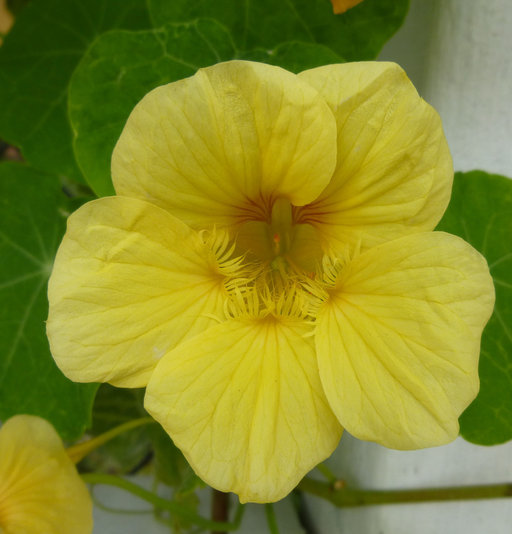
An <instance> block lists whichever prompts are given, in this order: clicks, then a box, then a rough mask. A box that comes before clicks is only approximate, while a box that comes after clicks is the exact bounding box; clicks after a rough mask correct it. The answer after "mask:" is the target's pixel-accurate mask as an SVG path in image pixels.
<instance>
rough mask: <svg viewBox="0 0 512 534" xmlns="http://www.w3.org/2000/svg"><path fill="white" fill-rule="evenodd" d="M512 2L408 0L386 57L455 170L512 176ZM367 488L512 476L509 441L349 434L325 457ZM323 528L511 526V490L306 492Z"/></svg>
mask: <svg viewBox="0 0 512 534" xmlns="http://www.w3.org/2000/svg"><path fill="white" fill-rule="evenodd" d="M511 45H512V2H510V0H412V2H411V11H410V13H409V16H408V18H407V21H406V24H405V25H404V27H403V28H402V29H401V30H400V31H399V32H398V34H397V35H396V36H395V37H394V38H393V39H392V40H391V41H390V42H389V43H387V45H386V46H385V48H384V50H383V52H382V54H381V59H385V60H391V61H396V62H398V63H400V64H401V65H402V66H403V67H404V68H405V69H406V71H407V72H408V73H409V76H410V77H411V79H412V80H413V82H414V83H415V85H416V87H417V88H418V90H419V92H420V94H421V95H422V96H423V97H424V98H425V99H426V100H427V101H428V102H430V103H431V104H432V105H433V106H434V107H435V108H436V109H437V110H438V111H439V113H440V115H441V118H442V120H443V124H444V128H445V132H446V136H447V138H448V142H449V144H450V148H451V150H452V155H453V159H454V166H455V170H460V171H466V170H471V169H482V170H485V171H489V172H494V173H499V174H504V175H506V176H510V177H512V98H511V96H512V56H511V54H510V49H511ZM328 465H329V466H330V467H331V468H332V470H333V471H334V472H335V473H336V474H339V475H340V476H342V477H346V478H347V480H348V481H349V482H350V483H352V484H355V485H359V486H362V487H367V488H380V489H385V488H400V487H404V488H415V487H418V488H419V487H428V486H448V485H464V484H468V485H469V484H491V483H499V482H510V481H512V442H510V443H508V444H505V445H500V446H496V447H489V448H487V447H479V446H475V445H471V444H470V443H467V442H465V441H464V440H462V439H461V438H459V439H458V440H457V441H455V442H454V443H452V444H450V445H446V446H444V447H438V448H436V449H428V450H423V451H412V452H398V451H391V450H388V449H385V448H383V447H380V446H378V445H375V444H372V443H363V442H360V441H358V440H356V439H354V438H352V437H351V436H347V435H345V436H344V437H343V438H342V441H341V444H340V446H339V448H338V450H337V451H336V452H335V454H334V455H333V456H332V457H331V459H330V460H329V461H328ZM310 502H311V511H312V513H313V514H314V516H315V520H316V522H317V524H318V525H319V534H335V533H336V534H337V533H343V534H432V533H436V534H444V533H446V534H448V533H449V534H459V533H464V534H482V533H489V534H510V533H511V532H512V504H511V501H510V499H501V500H492V501H466V502H452V503H435V504H433V503H432V504H416V505H395V506H375V507H366V508H361V509H343V510H335V509H333V507H332V506H331V505H329V504H327V503H324V502H322V501H320V500H319V499H314V498H312V499H310Z"/></svg>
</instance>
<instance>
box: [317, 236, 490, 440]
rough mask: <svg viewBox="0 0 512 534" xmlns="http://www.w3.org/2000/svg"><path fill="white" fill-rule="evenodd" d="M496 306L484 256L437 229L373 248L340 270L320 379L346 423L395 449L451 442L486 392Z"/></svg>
mask: <svg viewBox="0 0 512 534" xmlns="http://www.w3.org/2000/svg"><path fill="white" fill-rule="evenodd" d="M493 304H494V288H493V285H492V279H491V277H490V274H489V270H488V268H487V264H486V262H485V259H484V258H483V257H482V256H481V255H480V254H479V253H478V252H477V251H476V250H474V249H473V248H471V246H470V245H468V244H467V243H466V242H464V241H463V240H462V239H459V238H458V237H455V236H452V235H449V234H444V233H441V232H432V233H425V234H416V235H412V236H407V237H404V238H401V239H397V240H395V241H391V242H388V243H385V244H383V245H380V246H378V247H375V248H372V249H370V250H368V251H367V252H365V253H363V254H361V255H360V256H358V257H356V258H355V259H354V260H353V261H352V262H351V263H349V264H348V265H347V266H346V267H345V268H344V270H343V271H341V273H340V275H339V278H338V281H337V283H336V285H335V287H334V288H333V289H332V290H331V294H330V298H329V299H328V300H327V301H326V302H325V303H324V304H323V306H322V308H321V309H320V312H319V316H318V328H317V332H316V345H317V352H318V358H319V367H320V376H321V379H322V384H323V386H324V389H325V392H326V395H327V398H328V399H329V403H330V405H331V407H332V409H333V411H334V412H335V413H336V415H337V417H338V419H339V421H340V423H341V424H342V425H343V426H344V427H345V428H346V429H347V430H348V431H349V432H350V433H351V434H353V435H354V436H356V437H358V438H360V439H364V440H369V441H376V442H378V443H380V444H382V445H385V446H387V447H393V448H397V449H414V448H421V447H429V446H434V445H441V444H443V443H447V442H449V441H451V440H453V439H455V437H456V436H457V434H458V430H459V426H458V421H457V420H458V417H459V416H460V414H461V413H462V411H463V410H464V409H465V408H466V407H467V406H468V404H469V403H470V402H471V401H472V400H473V399H474V397H475V396H476V394H477V392H478V387H479V381H478V357H479V353H480V336H481V333H482V330H483V328H484V326H485V324H486V322H487V320H488V319H489V317H490V315H491V313H492V308H493Z"/></svg>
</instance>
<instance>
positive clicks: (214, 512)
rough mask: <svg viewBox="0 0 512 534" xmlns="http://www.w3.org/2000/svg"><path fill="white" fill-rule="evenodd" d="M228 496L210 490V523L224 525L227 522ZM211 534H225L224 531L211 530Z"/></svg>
mask: <svg viewBox="0 0 512 534" xmlns="http://www.w3.org/2000/svg"><path fill="white" fill-rule="evenodd" d="M228 513H229V495H228V494H227V493H223V492H222V491H219V490H216V489H214V488H212V504H211V516H212V521H216V522H223V523H225V522H226V521H227V520H228ZM212 534H225V531H222V532H221V531H220V530H212Z"/></svg>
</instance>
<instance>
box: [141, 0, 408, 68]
mask: <svg viewBox="0 0 512 534" xmlns="http://www.w3.org/2000/svg"><path fill="white" fill-rule="evenodd" d="M148 5H149V10H150V15H151V18H152V19H153V23H154V25H155V26H159V25H162V24H165V23H168V22H186V21H189V20H193V19H195V18H197V17H211V18H214V19H217V20H218V21H219V22H221V23H222V24H224V25H225V26H226V27H227V28H228V30H229V31H231V32H232V35H233V38H234V41H235V45H236V46H237V48H238V49H239V50H241V51H246V50H251V49H254V48H263V49H265V50H272V49H274V48H275V47H276V46H277V45H279V44H280V43H283V42H285V41H303V42H309V43H319V44H323V45H325V46H327V47H329V48H331V49H332V50H333V51H334V52H335V53H336V54H338V55H340V56H341V57H344V58H345V59H346V60H347V61H361V60H366V59H374V58H375V57H377V54H378V53H379V51H380V49H381V48H382V46H383V45H384V43H385V42H386V41H387V40H388V39H389V38H390V37H391V36H392V35H393V34H394V33H395V32H396V30H397V29H398V28H399V27H400V26H401V24H402V22H403V20H404V18H405V15H406V14H407V11H408V8H409V0H365V1H364V2H362V3H361V4H359V5H358V6H356V7H354V8H353V9H351V10H349V11H348V12H347V13H344V14H342V15H334V14H333V10H332V4H331V2H330V0H287V1H276V0H245V1H243V2H241V1H240V0H217V1H216V2H212V1H211V0H196V1H194V2H191V1H190V0H172V1H169V0H148Z"/></svg>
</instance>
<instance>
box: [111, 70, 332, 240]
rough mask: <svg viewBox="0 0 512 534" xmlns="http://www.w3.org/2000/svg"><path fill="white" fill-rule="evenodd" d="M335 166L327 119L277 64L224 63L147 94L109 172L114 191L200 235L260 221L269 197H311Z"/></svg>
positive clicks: (317, 99) (307, 90) (325, 110)
mask: <svg viewBox="0 0 512 534" xmlns="http://www.w3.org/2000/svg"><path fill="white" fill-rule="evenodd" d="M335 161H336V124H335V120H334V117H333V115H332V113H331V111H330V109H329V107H328V105H327V104H326V103H325V101H324V99H323V98H322V97H321V96H320V95H319V94H318V92H317V91H316V90H315V89H313V88H312V87H311V86H310V85H309V84H307V83H305V82H303V81H302V80H300V79H299V78H298V77H297V76H296V75H295V74H292V73H290V72H287V71H285V70H283V69H281V68H279V67H275V66H271V65H264V64H261V63H253V62H248V61H230V62H227V63H220V64H218V65H214V66H212V67H208V68H205V69H201V70H199V71H198V72H197V74H195V75H194V76H192V77H191V78H187V79H185V80H180V81H177V82H174V83H171V84H168V85H164V86H162V87H158V88H157V89H155V90H153V91H151V92H150V93H148V94H147V95H146V96H145V97H144V98H143V99H142V101H141V102H140V103H139V104H138V105H137V106H136V107H135V109H134V110H133V112H132V114H131V115H130V117H129V119H128V122H127V123H126V126H125V128H124V130H123V133H122V134H121V137H120V139H119V141H118V143H117V145H116V147H115V149H114V153H113V158H112V175H113V181H114V186H115V188H116V191H117V193H118V194H121V195H126V196H131V197H137V198H140V199H142V200H149V201H151V202H153V203H155V204H157V205H159V206H161V207H163V208H165V209H167V210H169V211H170V212H171V213H173V214H174V215H175V216H176V217H179V218H180V219H182V220H183V221H184V222H186V223H187V224H190V225H191V226H193V227H195V228H198V229H201V228H205V227H208V226H210V225H217V227H219V226H226V225H231V224H233V223H237V222H240V221H245V220H261V219H262V218H263V217H264V216H265V215H269V209H271V206H270V204H271V202H272V199H275V198H278V197H285V198H287V199H288V200H289V201H290V202H292V203H293V204H296V205H302V204H306V203H307V202H310V201H312V200H314V199H315V198H316V197H317V196H318V195H319V194H320V192H321V191H322V189H323V188H324V187H325V185H326V184H327V183H328V182H329V180H330V178H331V175H332V172H333V170H334V166H335ZM267 212H268V213H267Z"/></svg>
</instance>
